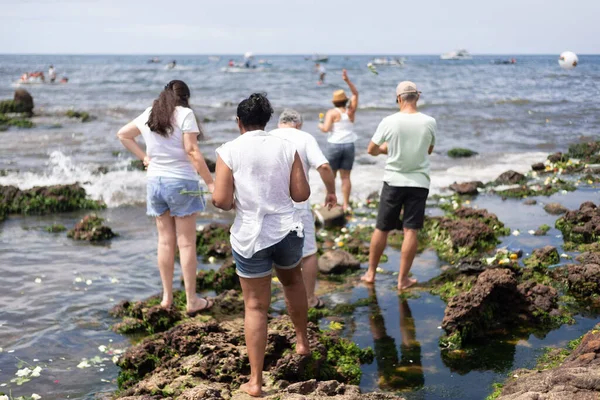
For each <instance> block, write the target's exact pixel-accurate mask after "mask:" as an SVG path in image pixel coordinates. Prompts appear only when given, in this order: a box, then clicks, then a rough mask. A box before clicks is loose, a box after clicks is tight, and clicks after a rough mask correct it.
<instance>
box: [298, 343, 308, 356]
mask: <svg viewBox="0 0 600 400" xmlns="http://www.w3.org/2000/svg"><path fill="white" fill-rule="evenodd" d="M296 354H299V355H301V356H307V355H309V354H311V351H310V345H309V344H308V341H302V342H300V341H298V342H297V343H296Z"/></svg>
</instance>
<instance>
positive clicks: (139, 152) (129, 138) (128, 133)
mask: <svg viewBox="0 0 600 400" xmlns="http://www.w3.org/2000/svg"><path fill="white" fill-rule="evenodd" d="M140 134H141V132H140V130H139V129H138V127H137V126H136V125H135V123H134V122H130V123H128V124H127V125H125V126H124V127H122V128H121V129H119V132H117V137H118V138H119V140H120V141H121V143H122V144H123V146H125V148H126V149H127V150H129V151H130V152H132V153H133V154H134V155H135V156H136V157H137V158H139V159H140V160H143V161H144V164H145V165H146V166H147V165H148V161H149V159H148V156H147V155H146V152H145V151H144V150H143V149H142V147H141V146H140V145H139V144H138V142H136V141H135V138H136V137H137V136H139V135H140Z"/></svg>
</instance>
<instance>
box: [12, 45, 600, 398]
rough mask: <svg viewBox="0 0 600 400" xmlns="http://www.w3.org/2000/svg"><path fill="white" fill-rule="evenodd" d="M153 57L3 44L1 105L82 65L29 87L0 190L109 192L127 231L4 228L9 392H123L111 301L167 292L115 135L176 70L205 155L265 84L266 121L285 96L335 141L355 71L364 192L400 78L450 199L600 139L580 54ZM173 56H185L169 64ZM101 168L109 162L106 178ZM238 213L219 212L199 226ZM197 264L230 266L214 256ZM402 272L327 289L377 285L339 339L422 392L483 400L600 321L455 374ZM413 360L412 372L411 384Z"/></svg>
mask: <svg viewBox="0 0 600 400" xmlns="http://www.w3.org/2000/svg"><path fill="white" fill-rule="evenodd" d="M149 57H150V56H63V55H54V56H48V55H44V56H35V55H27V56H25V55H23V56H15V55H10V56H8V55H0V99H4V98H11V97H12V94H13V92H14V90H15V88H16V87H17V86H18V85H17V84H16V83H15V82H16V81H17V80H18V78H19V76H20V75H21V74H22V73H23V72H25V71H33V70H43V71H46V70H47V67H48V65H49V64H54V66H55V67H56V69H57V73H58V75H59V76H68V77H69V83H68V84H64V85H63V84H54V85H50V84H46V85H41V84H40V85H26V86H23V87H24V88H26V89H27V90H28V91H30V93H31V94H32V95H33V97H34V101H35V105H36V108H35V111H36V117H35V118H34V122H35V123H36V127H34V128H33V129H27V130H19V129H10V130H8V131H6V132H0V170H4V171H3V173H2V174H0V184H1V185H7V184H13V185H17V186H19V187H21V188H29V187H32V186H36V185H49V184H59V183H72V182H80V183H81V184H82V185H83V186H84V187H85V188H86V190H87V191H88V193H89V194H90V195H91V196H92V197H94V198H95V199H102V200H104V201H105V202H106V203H107V204H108V206H109V208H108V209H107V210H105V211H103V212H101V215H102V216H103V217H105V218H106V219H107V220H108V224H109V225H110V226H111V227H112V228H113V229H114V230H115V231H116V232H118V233H119V234H120V236H119V237H118V238H116V239H114V240H113V241H112V242H111V243H108V244H103V245H89V244H80V243H74V242H73V241H71V240H70V239H67V238H66V237H65V235H64V234H49V233H47V232H46V231H45V230H44V227H45V226H47V225H50V224H52V223H61V224H64V225H65V226H67V227H70V226H72V225H74V224H75V222H76V221H77V220H78V219H79V218H81V217H82V216H83V215H85V213H83V212H77V213H68V214H60V215H51V216H44V217H14V216H13V217H10V218H9V219H8V220H7V221H5V222H3V223H0V349H1V350H0V385H2V384H6V386H0V393H1V392H3V391H4V392H8V391H9V390H11V391H12V393H13V395H15V396H19V395H27V396H29V395H31V393H38V394H40V395H42V396H43V398H44V399H66V398H69V399H94V398H101V397H102V396H103V395H102V393H104V394H108V393H111V392H112V391H114V390H115V388H116V383H115V378H116V375H117V372H118V369H117V368H116V367H115V366H114V365H113V364H112V361H110V359H108V358H110V357H107V356H105V355H104V354H102V353H101V352H100V351H99V350H98V346H110V347H112V348H117V349H119V348H125V347H127V346H129V345H130V343H131V342H130V340H129V339H128V338H126V337H123V336H121V335H117V334H114V333H112V332H110V331H109V326H110V324H111V323H113V322H114V321H113V320H112V319H111V318H110V317H109V316H108V310H109V309H110V307H112V305H114V304H116V303H117V302H118V301H120V300H121V299H126V298H127V299H141V298H144V297H147V296H149V295H152V294H155V293H157V292H159V291H160V278H159V275H158V270H157V268H156V255H155V252H156V240H157V236H156V232H155V228H154V225H153V221H152V220H151V219H149V218H147V217H146V216H145V207H144V199H145V177H144V173H143V172H140V171H128V169H127V166H128V164H129V162H130V160H131V159H132V158H131V156H130V155H129V154H127V153H126V151H125V150H124V149H123V148H122V147H121V145H120V143H119V141H118V140H117V139H116V132H117V130H118V129H119V128H120V127H121V126H122V125H124V124H125V123H127V122H129V121H130V120H132V119H133V118H135V117H136V116H137V115H139V114H140V113H141V112H142V111H143V110H144V109H145V108H146V107H148V106H150V105H151V103H152V101H153V99H154V98H155V97H156V96H157V95H158V93H159V92H160V90H161V89H162V88H163V86H164V85H165V84H166V83H167V82H168V81H170V80H172V79H182V80H184V81H186V82H187V83H188V85H189V86H190V88H191V91H192V99H191V103H192V107H193V108H194V110H195V112H196V115H197V116H198V119H199V120H200V121H206V122H204V123H203V124H202V125H203V130H204V136H205V140H204V141H203V142H202V143H201V149H202V151H203V152H204V154H205V155H206V156H207V157H209V158H211V157H213V158H214V149H215V148H216V147H218V146H219V145H220V144H222V143H224V142H226V141H228V140H231V139H234V138H235V137H236V136H237V135H238V132H237V127H236V124H235V108H236V105H237V103H238V102H239V101H240V100H241V99H243V98H245V97H247V96H248V95H249V94H250V93H252V92H255V91H264V92H266V93H268V96H269V98H270V99H271V101H272V103H273V106H274V108H275V110H276V115H275V116H274V119H273V121H272V122H271V123H270V124H269V128H274V127H275V125H276V117H277V115H278V113H279V112H281V111H282V109H283V108H286V107H291V108H295V109H297V110H298V111H300V112H302V113H303V115H304V117H305V124H304V129H305V130H306V131H309V132H311V133H312V134H314V135H315V137H316V138H317V140H318V142H319V143H320V144H321V145H322V146H325V144H326V136H325V135H323V134H321V133H320V132H318V131H317V119H318V114H319V113H320V112H325V111H326V110H327V109H328V108H329V107H330V105H331V103H330V101H329V99H330V96H331V94H332V92H333V91H334V90H336V89H338V88H345V86H344V82H343V81H342V79H341V69H342V68H347V69H348V73H349V76H350V78H351V79H352V80H353V81H354V82H355V84H356V86H357V87H358V90H359V92H360V106H359V108H360V109H359V111H358V113H357V117H356V128H357V132H358V134H359V141H358V142H357V164H356V168H355V170H354V172H353V185H354V193H355V197H356V198H357V199H363V198H364V197H366V196H367V195H368V194H369V193H371V192H372V191H374V190H377V189H379V187H380V185H381V177H382V174H383V163H384V159H383V158H373V157H370V156H368V155H367V154H366V151H365V149H366V147H367V144H368V142H369V139H370V137H371V135H372V134H373V132H374V131H375V129H376V127H377V124H378V123H379V121H380V120H381V119H382V118H383V117H385V116H387V115H389V114H392V113H394V112H395V111H396V110H397V109H396V104H395V97H394V96H395V85H396V84H397V83H398V82H399V81H402V80H412V81H414V82H416V83H417V85H418V86H419V89H420V90H422V91H423V95H422V98H421V107H422V111H423V112H425V113H427V114H430V115H432V116H433V117H435V118H436V119H437V121H438V134H437V143H436V149H435V151H434V154H433V155H432V157H431V163H432V192H434V193H444V192H445V191H446V189H445V188H446V187H447V186H448V185H449V184H451V183H452V182H454V181H462V180H483V181H488V180H492V179H494V178H495V177H496V176H498V175H499V174H500V173H502V172H504V171H506V170H508V169H515V170H517V171H521V172H523V171H526V170H528V169H529V166H530V164H531V163H533V162H537V161H541V160H542V159H543V158H544V157H545V156H546V154H547V153H549V152H553V151H557V150H564V149H565V148H566V147H567V146H568V145H569V144H570V143H573V142H576V141H578V140H580V139H582V138H590V137H596V136H597V135H598V128H599V127H600V96H599V95H600V83H599V82H600V56H585V55H584V56H580V65H579V66H578V67H577V68H576V69H575V70H572V71H564V70H562V69H560V68H559V66H558V63H557V56H519V57H517V61H518V62H517V64H516V65H494V64H493V63H492V62H493V61H494V60H496V59H506V58H508V56H497V57H496V56H485V57H484V56H481V57H475V58H474V59H473V60H471V61H457V62H454V61H441V60H439V58H438V57H432V56H409V57H407V61H406V65H405V66H403V67H379V68H378V70H379V75H374V74H372V73H371V72H370V71H369V70H368V69H367V68H366V64H367V63H368V62H369V60H370V57H367V56H335V57H332V58H331V59H330V61H329V63H328V64H326V68H327V78H326V83H325V84H324V85H322V86H318V85H317V84H316V82H317V79H318V77H317V74H316V72H315V69H314V65H313V64H312V63H311V62H310V61H307V60H305V59H304V57H303V56H257V59H260V58H262V59H266V60H269V61H270V62H271V65H270V66H266V67H263V68H261V69H259V70H253V71H242V72H237V73H231V72H223V71H222V68H223V67H224V66H225V65H226V64H227V61H228V60H229V59H230V58H232V59H239V58H240V57H239V56H222V57H221V59H220V61H209V59H208V57H207V56H163V57H161V58H162V60H163V62H162V63H159V64H149V63H147V59H148V58H149ZM172 59H176V60H177V62H178V66H177V67H176V68H175V69H173V70H167V69H165V64H166V62H168V61H170V60H172ZM69 109H75V110H79V111H86V112H89V113H90V114H91V115H92V116H93V117H94V118H95V119H94V120H92V121H90V122H86V123H81V122H79V121H77V120H73V119H68V118H66V117H65V116H64V113H65V111H67V110H69ZM453 147H468V148H471V149H473V150H475V151H477V152H479V156H477V157H475V158H471V159H465V160H453V159H450V158H448V157H447V156H446V152H447V151H448V150H449V149H451V148H453ZM115 152H118V154H117V153H115ZM115 154H116V155H115ZM99 167H106V168H108V170H109V172H108V173H106V174H99V173H97V170H98V168H99ZM311 185H312V187H313V193H314V194H313V201H314V202H317V201H320V199H321V195H322V193H323V189H322V184H320V181H319V180H318V175H315V174H312V175H311ZM597 194H598V193H597V190H595V189H588V190H579V191H577V192H575V193H570V194H568V195H560V194H557V195H555V196H554V197H553V198H552V199H553V200H557V201H560V202H561V203H563V204H565V205H567V206H568V207H571V208H574V207H576V206H577V205H578V204H579V203H581V202H582V201H585V200H592V201H595V202H597V201H598V199H597V197H598V196H597ZM543 200H544V201H548V200H547V199H543ZM475 204H477V205H479V206H481V207H485V208H488V209H490V210H491V211H493V212H495V213H497V214H498V216H499V218H500V219H501V220H502V221H504V222H505V223H506V224H507V225H508V226H510V227H511V229H520V230H521V232H526V231H527V230H529V229H535V228H536V227H538V226H539V225H541V224H543V223H547V224H549V225H552V224H553V221H554V218H553V217H550V216H548V215H546V214H545V213H544V212H543V210H541V208H539V207H538V208H527V207H524V206H521V205H520V203H519V202H518V201H511V200H509V201H506V202H502V201H500V200H499V199H497V198H491V197H487V196H480V198H479V200H477V201H476V202H475ZM230 218H231V216H230V215H229V214H225V213H220V212H218V211H217V210H214V209H212V208H209V209H208V210H207V212H206V213H204V214H203V215H201V216H200V217H199V219H198V223H199V224H205V223H208V222H210V221H212V220H223V221H226V220H228V219H230ZM558 233H559V232H558V231H551V234H550V236H548V237H546V238H544V239H539V238H533V237H525V235H523V236H520V237H512V236H511V237H508V238H506V239H505V242H504V243H503V244H505V245H511V246H520V247H522V248H524V249H525V250H526V251H531V249H533V248H535V247H539V246H540V245H544V244H547V243H550V244H553V245H556V246H560V245H561V244H562V241H561V240H560V238H556V235H558ZM388 254H389V256H390V259H389V262H388V263H386V264H384V265H382V267H383V268H384V269H387V270H390V271H394V270H396V269H397V266H398V262H399V254H398V253H397V252H395V251H393V250H388ZM441 266H442V263H441V262H440V261H439V260H438V259H437V257H436V256H435V254H434V253H432V252H425V253H423V254H421V255H419V256H418V257H417V260H416V262H415V268H414V272H415V274H416V276H417V278H419V279H420V280H421V281H423V280H427V279H430V278H431V277H434V276H436V275H437V274H438V273H439V270H440V267H441ZM200 267H201V268H216V267H218V265H208V264H204V263H201V265H200ZM177 272H178V271H177ZM177 279H178V278H177ZM36 280H37V281H36ZM393 280H394V279H393V277H390V276H389V275H387V276H386V275H382V276H381V277H379V281H378V284H377V291H376V293H370V292H369V290H368V288H366V287H362V286H359V287H357V288H355V289H354V290H352V291H351V292H350V293H337V294H333V295H328V296H327V297H326V300H327V301H328V302H330V303H335V302H338V301H345V299H347V298H361V297H366V296H369V295H373V294H376V295H377V297H378V299H379V302H378V305H377V307H375V306H373V307H371V308H364V309H358V310H357V312H356V313H355V320H356V322H355V324H356V326H355V329H354V330H352V329H347V330H346V331H345V332H344V334H345V335H347V336H348V337H351V338H352V339H354V340H356V341H357V342H358V343H359V344H361V345H365V346H375V347H380V348H381V346H382V343H383V345H390V343H393V345H392V349H396V355H394V354H393V353H394V351H391V352H390V354H389V357H390V358H391V360H392V361H391V363H390V361H389V359H388V361H386V359H387V358H388V355H387V354H386V355H385V357H383V358H382V357H379V358H378V359H377V360H376V362H374V363H373V364H371V365H367V366H365V367H364V368H363V371H364V375H363V380H362V382H361V386H362V387H363V388H365V389H377V388H381V389H385V390H401V391H403V392H404V395H405V396H406V397H407V398H409V399H427V400H434V399H458V398H460V399H481V398H484V397H485V395H486V394H487V393H489V392H491V386H490V385H491V383H492V382H495V381H499V380H502V379H503V377H504V376H505V375H506V373H508V372H509V371H510V370H511V368H513V367H522V366H531V365H532V362H533V358H534V357H535V355H536V354H538V353H539V348H540V347H541V346H544V345H558V344H564V342H565V341H566V340H568V339H572V338H574V337H576V336H578V335H580V334H582V333H583V332H585V331H586V330H587V329H589V328H590V327H591V326H592V325H593V324H594V323H595V322H596V319H594V318H583V317H582V318H578V324H577V325H574V326H569V327H564V328H561V329H560V330H558V331H555V332H552V333H550V334H549V335H548V336H547V337H545V338H535V337H531V338H525V339H523V340H521V341H519V342H518V343H516V344H514V343H509V344H505V346H504V347H502V346H496V347H495V348H494V349H495V350H496V352H495V353H491V354H484V355H482V360H483V361H482V362H481V363H480V364H477V365H472V366H471V365H469V366H465V367H464V368H457V367H456V366H455V365H447V364H446V363H445V361H444V360H443V359H442V358H441V357H440V353H439V349H438V347H437V339H438V337H439V336H440V334H441V331H440V330H439V329H438V328H437V327H438V326H439V325H441V319H442V317H443V309H444V305H443V303H442V302H441V301H440V300H439V299H438V298H436V297H433V296H429V295H422V296H421V297H420V298H418V299H409V300H408V301H406V302H402V301H399V300H398V298H397V296H396V295H395V293H394V292H393V291H392V290H390V289H391V288H393V286H394V283H393ZM407 309H408V313H407ZM407 315H408V316H407ZM411 320H413V322H412V323H411V322H410V321H411ZM407 321H408V322H407ZM411 324H412V325H411ZM362 327H364V329H361V328H362ZM387 338H391V339H392V340H391V342H390V340H389V339H387ZM407 338H408V339H407ZM382 339H385V340H383V341H382ZM414 341H418V342H419V343H420V346H419V351H418V352H416V351H415V348H414V346H413V347H412V348H410V346H409V344H410V343H413V342H414ZM413 344H414V343H413ZM388 351H390V350H389V348H388ZM500 355H503V356H500ZM96 356H98V357H100V361H98V363H96V364H93V363H92V364H93V365H92V366H91V367H89V368H78V365H80V363H81V362H82V360H83V359H84V358H85V359H88V360H89V359H93V358H94V357H96ZM394 357H396V358H397V359H398V360H397V361H394ZM486 357H487V358H486ZM103 358H107V359H106V360H103ZM411 360H412V361H411ZM417 362H418V365H416V366H417V367H418V368H414V367H415V365H413V364H415V363H417ZM25 366H29V367H30V368H33V367H34V366H41V367H42V368H43V370H42V373H41V376H40V377H39V378H34V379H33V380H32V381H30V382H27V383H25V384H23V385H17V384H16V383H14V382H10V381H11V379H13V378H15V374H16V372H17V370H18V369H19V368H23V367H25ZM407 371H408V372H411V373H409V374H408V376H409V378H406V379H405V378H403V377H405V376H407ZM398 377H399V378H398ZM395 378H397V379H395ZM390 382H392V383H390Z"/></svg>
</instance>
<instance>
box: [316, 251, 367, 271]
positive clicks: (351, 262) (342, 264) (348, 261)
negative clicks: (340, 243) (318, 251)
mask: <svg viewBox="0 0 600 400" xmlns="http://www.w3.org/2000/svg"><path fill="white" fill-rule="evenodd" d="M318 262H319V272H321V273H323V274H343V273H346V272H349V271H356V270H357V269H359V268H360V262H359V261H358V260H357V259H356V258H354V256H353V255H352V254H350V253H348V252H346V251H344V250H330V251H327V252H325V254H323V255H322V256H321V257H319V261H318Z"/></svg>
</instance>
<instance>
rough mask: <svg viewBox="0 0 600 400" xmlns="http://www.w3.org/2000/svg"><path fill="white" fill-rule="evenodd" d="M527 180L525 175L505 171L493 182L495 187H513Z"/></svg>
mask: <svg viewBox="0 0 600 400" xmlns="http://www.w3.org/2000/svg"><path fill="white" fill-rule="evenodd" d="M526 180H527V178H526V177H525V175H523V174H521V173H519V172H516V171H513V170H510V171H506V172H504V173H502V174H501V175H500V176H499V177H498V178H496V180H495V181H494V183H495V184H496V185H515V184H518V183H523V182H525V181H526Z"/></svg>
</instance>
